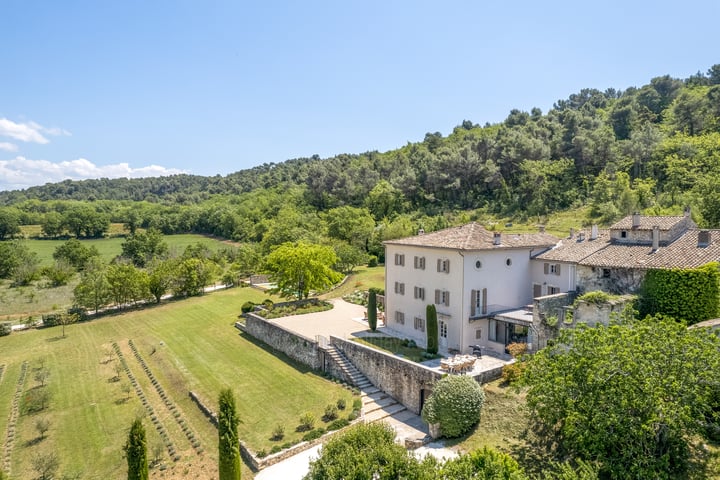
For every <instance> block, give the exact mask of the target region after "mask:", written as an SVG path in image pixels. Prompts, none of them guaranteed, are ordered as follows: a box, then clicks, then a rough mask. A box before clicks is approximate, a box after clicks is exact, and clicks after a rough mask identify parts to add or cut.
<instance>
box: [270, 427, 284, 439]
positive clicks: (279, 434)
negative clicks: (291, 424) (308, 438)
mask: <svg viewBox="0 0 720 480" xmlns="http://www.w3.org/2000/svg"><path fill="white" fill-rule="evenodd" d="M283 438H285V427H284V426H283V425H280V424H278V425H277V426H275V429H274V430H273V434H272V440H274V441H276V442H277V441H279V440H282V439H283Z"/></svg>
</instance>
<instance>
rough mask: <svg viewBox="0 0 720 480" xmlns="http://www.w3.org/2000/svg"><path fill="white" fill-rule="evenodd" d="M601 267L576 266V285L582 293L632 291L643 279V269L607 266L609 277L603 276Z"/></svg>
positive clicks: (634, 290) (622, 292) (635, 290)
mask: <svg viewBox="0 0 720 480" xmlns="http://www.w3.org/2000/svg"><path fill="white" fill-rule="evenodd" d="M603 270H605V269H603V268H602V267H588V266H585V265H578V266H577V285H578V289H579V290H581V291H582V292H583V293H585V292H592V291H594V290H602V291H604V292H608V293H613V294H617V295H621V294H625V293H634V292H637V291H638V290H639V289H640V286H641V285H642V282H643V280H644V279H645V270H636V269H630V268H608V269H606V270H609V271H610V276H609V277H604V276H603Z"/></svg>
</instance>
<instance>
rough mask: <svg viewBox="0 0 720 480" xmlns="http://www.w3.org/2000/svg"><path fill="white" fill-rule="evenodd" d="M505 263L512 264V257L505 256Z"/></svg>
mask: <svg viewBox="0 0 720 480" xmlns="http://www.w3.org/2000/svg"><path fill="white" fill-rule="evenodd" d="M505 265H507V266H508V267H509V266H511V265H512V258H506V259H505Z"/></svg>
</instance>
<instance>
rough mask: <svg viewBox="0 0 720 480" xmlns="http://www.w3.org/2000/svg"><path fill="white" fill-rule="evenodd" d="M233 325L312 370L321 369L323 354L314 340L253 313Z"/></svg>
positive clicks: (247, 314)
mask: <svg viewBox="0 0 720 480" xmlns="http://www.w3.org/2000/svg"><path fill="white" fill-rule="evenodd" d="M235 327H236V328H238V329H239V330H242V331H243V332H246V333H248V334H250V335H252V336H253V337H255V338H257V339H258V340H261V341H263V342H265V343H266V344H268V345H269V346H271V347H272V348H274V349H276V350H279V351H281V352H283V353H284V354H285V355H287V356H288V357H290V358H292V359H293V360H295V361H298V362H300V363H302V364H304V365H307V366H308V367H310V368H312V369H314V370H322V368H323V360H324V355H323V352H322V351H321V350H320V348H319V347H318V344H317V342H316V341H315V340H311V339H309V338H306V337H303V336H301V335H299V334H297V333H295V332H292V331H290V330H288V329H286V328H283V327H281V326H279V325H276V324H274V323H270V322H269V321H267V320H265V319H264V318H262V317H260V316H258V315H255V314H254V313H246V314H245V324H244V325H243V324H242V323H240V322H237V323H236V324H235Z"/></svg>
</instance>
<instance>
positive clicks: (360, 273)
mask: <svg viewBox="0 0 720 480" xmlns="http://www.w3.org/2000/svg"><path fill="white" fill-rule="evenodd" d="M373 287H374V288H380V289H383V290H384V289H385V267H384V266H383V265H380V266H378V267H357V268H356V269H355V272H354V273H353V274H352V275H351V276H350V277H349V278H348V279H347V280H345V283H343V284H342V285H340V286H339V287H338V288H336V289H334V290H332V291H330V292H328V293H326V294H325V295H322V298H341V297H343V296H345V295H349V294H351V293H353V292H354V291H355V290H369V289H370V288H373Z"/></svg>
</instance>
